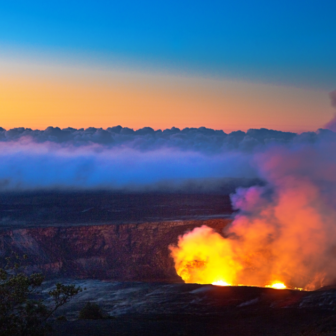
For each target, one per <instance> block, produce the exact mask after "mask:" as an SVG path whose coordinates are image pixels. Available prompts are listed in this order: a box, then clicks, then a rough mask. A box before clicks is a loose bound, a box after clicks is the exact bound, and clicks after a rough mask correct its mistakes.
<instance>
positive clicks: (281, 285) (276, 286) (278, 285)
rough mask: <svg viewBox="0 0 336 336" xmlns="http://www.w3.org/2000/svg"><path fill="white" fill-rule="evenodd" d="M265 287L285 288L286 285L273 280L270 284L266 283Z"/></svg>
mask: <svg viewBox="0 0 336 336" xmlns="http://www.w3.org/2000/svg"><path fill="white" fill-rule="evenodd" d="M265 287H270V288H274V289H286V288H287V287H286V285H285V284H283V283H282V282H275V283H273V284H272V285H267V286H265Z"/></svg>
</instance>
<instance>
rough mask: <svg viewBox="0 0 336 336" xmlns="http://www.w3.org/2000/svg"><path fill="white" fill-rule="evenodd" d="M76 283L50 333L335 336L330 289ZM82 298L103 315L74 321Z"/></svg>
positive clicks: (334, 298)
mask: <svg viewBox="0 0 336 336" xmlns="http://www.w3.org/2000/svg"><path fill="white" fill-rule="evenodd" d="M64 280H65V279H63V281H64ZM76 284H78V285H80V286H82V287H85V288H86V290H85V291H83V292H82V293H81V294H80V295H79V296H78V297H76V298H75V299H74V300H73V301H72V302H71V303H70V304H68V305H67V306H65V307H63V308H62V310H60V311H59V312H58V314H59V315H63V316H66V319H67V321H55V322H54V323H53V326H54V331H53V332H52V333H51V335H54V336H56V335H62V334H63V335H64V334H66V335H69V336H70V335H71V336H75V335H76V336H77V335H78V336H79V335H88V336H89V335H102V336H103V335H104V336H105V335H167V336H168V335H169V336H170V335H196V336H197V335H214V336H217V335H218V336H219V335H221V336H222V335H336V311H335V308H336V290H333V289H329V290H320V291H315V292H301V291H294V290H275V289H270V288H257V287H218V286H212V285H197V284H163V283H141V282H137V283H125V282H101V281H97V280H82V281H77V282H76ZM51 285H52V283H51V282H49V283H47V284H46V285H45V286H46V287H45V288H46V290H47V289H48V288H49V287H48V286H51ZM86 302H94V303H96V304H98V305H99V306H100V307H101V308H102V310H103V312H104V313H105V315H106V317H105V318H104V319H102V320H95V321H94V320H78V313H79V310H80V309H81V308H82V307H83V306H84V304H85V303H86Z"/></svg>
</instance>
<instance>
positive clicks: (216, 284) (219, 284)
mask: <svg viewBox="0 0 336 336" xmlns="http://www.w3.org/2000/svg"><path fill="white" fill-rule="evenodd" d="M212 285H214V286H231V285H230V284H229V283H227V282H225V281H223V280H218V281H214V282H213V283H212Z"/></svg>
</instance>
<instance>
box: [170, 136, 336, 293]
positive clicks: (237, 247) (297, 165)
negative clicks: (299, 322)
mask: <svg viewBox="0 0 336 336" xmlns="http://www.w3.org/2000/svg"><path fill="white" fill-rule="evenodd" d="M335 150H336V144H335V142H334V141H329V140H327V139H325V140H323V141H321V142H319V143H316V144H313V145H312V144H303V145H302V144H300V145H296V146H292V147H286V146H277V147H273V148H271V149H268V150H266V151H265V152H263V153H259V154H257V155H256V156H255V159H254V163H255V165H256V167H257V169H258V172H259V176H261V177H262V178H263V179H264V180H265V181H267V184H266V185H265V186H253V187H250V188H245V189H244V188H241V189H238V190H237V192H236V193H235V194H233V195H232V203H233V206H234V207H235V208H236V209H237V210H238V213H237V214H236V216H235V217H234V220H233V222H232V224H231V226H230V227H229V228H228V229H227V230H226V231H225V232H224V236H225V237H226V238H224V237H223V236H221V235H219V234H218V233H215V232H214V231H213V230H211V229H210V228H207V227H202V228H200V229H196V230H194V231H192V232H189V233H186V234H185V235H184V236H182V237H180V238H179V243H178V245H177V246H171V247H170V249H171V251H172V256H173V258H174V260H175V265H176V270H177V272H178V274H180V275H181V276H182V278H183V279H184V280H185V281H186V282H199V283H212V282H216V281H224V282H227V283H230V284H236V285H238V284H245V285H256V286H267V285H270V284H272V283H274V282H282V283H284V284H286V286H288V287H291V288H295V287H297V288H305V289H316V288H319V287H321V286H323V285H326V284H329V283H331V282H333V281H334V280H335V279H336V258H335V253H336V252H335V251H336V201H335V200H336V174H335V172H336V157H335V155H334V153H335ZM195 242H197V244H195ZM209 246H212V248H211V252H209V251H208V247H209ZM195 260H196V261H197V262H196V263H194V261H195Z"/></svg>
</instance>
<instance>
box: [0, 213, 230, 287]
mask: <svg viewBox="0 0 336 336" xmlns="http://www.w3.org/2000/svg"><path fill="white" fill-rule="evenodd" d="M229 222H230V219H220V218H218V219H207V220H179V221H163V222H151V223H141V224H112V225H111V224H110V225H95V226H87V225H85V226H70V227H64V226H61V227H39V228H26V229H15V230H4V231H2V232H0V259H1V263H2V264H4V262H5V257H6V256H9V255H10V254H11V253H12V252H16V253H18V254H19V255H23V254H26V255H27V256H28V259H27V270H28V271H43V272H44V273H45V274H46V275H47V277H49V278H52V277H60V276H67V277H80V278H96V279H111V280H132V281H138V280H143V281H147V280H148V281H174V282H178V281H181V280H180V278H179V277H178V276H177V275H176V272H175V269H174V263H173V260H172V259H171V257H170V256H169V250H168V246H169V244H172V243H176V242H177V239H178V236H179V235H181V234H183V233H185V232H186V231H188V230H191V229H193V228H194V227H197V226H201V225H208V226H210V227H212V228H214V229H215V230H217V231H219V232H220V231H221V230H222V229H223V228H224V227H225V226H226V225H228V223H229Z"/></svg>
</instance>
